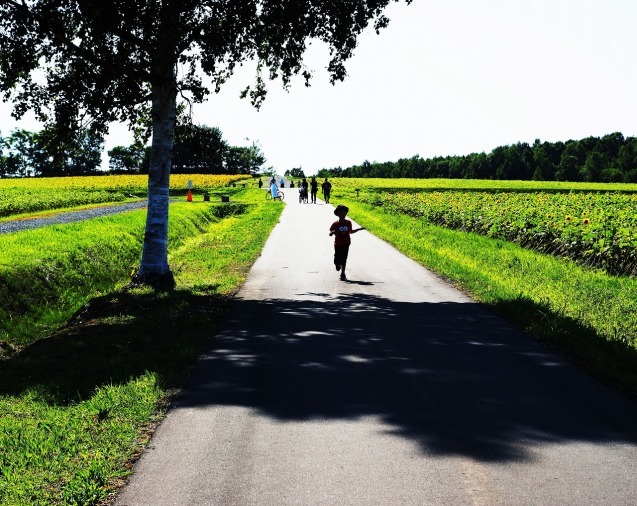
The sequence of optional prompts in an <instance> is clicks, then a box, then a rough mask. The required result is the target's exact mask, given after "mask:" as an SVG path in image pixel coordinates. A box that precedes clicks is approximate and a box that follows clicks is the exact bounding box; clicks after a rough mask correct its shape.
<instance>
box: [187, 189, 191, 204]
mask: <svg viewBox="0 0 637 506" xmlns="http://www.w3.org/2000/svg"><path fill="white" fill-rule="evenodd" d="M186 202H192V192H191V191H190V190H188V196H187V197H186Z"/></svg>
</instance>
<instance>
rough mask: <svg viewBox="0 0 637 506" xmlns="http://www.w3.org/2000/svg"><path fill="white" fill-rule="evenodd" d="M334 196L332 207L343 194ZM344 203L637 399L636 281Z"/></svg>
mask: <svg viewBox="0 0 637 506" xmlns="http://www.w3.org/2000/svg"><path fill="white" fill-rule="evenodd" d="M337 194H338V192H337ZM335 197H337V198H335V199H334V202H335V203H338V202H340V201H342V200H343V197H344V195H343V194H342V193H341V194H340V195H335ZM338 197H340V198H338ZM346 202H347V204H348V206H349V207H350V216H352V217H353V218H354V219H355V220H356V221H357V222H358V223H360V224H361V225H363V226H365V227H366V228H367V229H369V230H370V231H371V232H372V233H373V234H375V235H377V236H378V237H381V238H383V239H385V240H387V241H388V242H390V243H391V244H393V245H394V246H396V247H397V248H398V249H399V250H400V251H402V252H403V253H405V254H406V255H408V256H410V257H411V258H413V259H415V260H416V261H418V262H419V263H421V264H423V265H425V266H427V267H429V268H430V269H432V270H433V271H435V272H436V273H438V274H440V275H441V276H443V277H445V278H447V279H449V280H451V281H452V282H453V283H455V284H457V285H458V286H459V287H460V288H462V289H463V290H465V291H467V292H468V293H470V294H471V295H472V296H473V297H474V298H475V299H476V300H478V301H480V302H482V303H484V304H486V305H487V306H489V307H491V308H492V309H493V310H495V311H496V312H498V313H499V314H501V315H503V316H505V317H506V318H507V319H509V320H511V321H513V322H515V323H517V324H518V325H519V326H521V327H522V328H523V329H524V330H526V331H527V332H528V333H530V334H531V335H534V336H536V337H537V338H539V339H541V340H542V341H544V342H546V343H548V344H549V345H551V346H553V347H555V348H557V349H559V350H560V351H561V352H563V353H564V354H566V355H568V356H569V357H570V358H571V359H572V360H573V361H574V362H576V363H578V364H579V365H580V366H581V367H583V368H585V369H586V370H588V371H590V372H591V373H593V374H594V375H596V376H597V377H598V378H600V379H602V380H604V381H606V382H607V383H609V384H612V385H613V386H615V387H616V388H618V389H619V390H620V391H622V392H624V393H625V394H626V395H628V396H630V397H633V398H635V397H637V367H636V366H637V279H635V278H628V277H614V276H610V275H608V274H606V273H604V272H601V271H597V270H592V269H589V268H585V267H581V266H578V265H577V264H575V263H574V262H573V261H570V260H566V259H560V258H554V257H551V256H549V255H543V254H539V253H536V252H533V251H529V250H525V249H523V248H521V247H519V246H517V245H515V244H511V243H508V242H506V241H502V240H496V239H490V238H488V237H484V236H479V235H476V234H472V233H465V232H459V231H455V230H449V229H446V228H442V227H438V226H435V225H428V224H425V223H423V222H421V221H419V220H417V219H415V218H411V217H408V216H405V215H401V214H390V213H386V212H384V211H383V210H382V209H381V208H378V207H372V206H370V205H367V204H363V203H360V202H357V201H356V199H355V198H354V197H352V196H350V198H349V199H347V200H346Z"/></svg>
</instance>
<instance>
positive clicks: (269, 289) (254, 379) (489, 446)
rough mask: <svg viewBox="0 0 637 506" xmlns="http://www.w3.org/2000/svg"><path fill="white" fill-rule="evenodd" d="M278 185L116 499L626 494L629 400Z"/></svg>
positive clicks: (281, 500) (362, 500) (631, 498)
mask: <svg viewBox="0 0 637 506" xmlns="http://www.w3.org/2000/svg"><path fill="white" fill-rule="evenodd" d="M286 197H287V198H286V208H285V210H284V212H283V214H282V216H281V220H280V223H279V224H278V226H277V227H275V229H274V230H273V232H272V234H271V236H270V238H269V239H268V242H267V244H266V246H265V249H264V251H263V253H262V255H261V257H260V258H259V259H258V260H257V262H256V263H255V265H254V266H253V268H252V270H251V272H250V275H249V277H248V280H247V281H246V283H245V285H244V286H243V288H242V290H241V291H240V293H239V295H238V298H237V300H236V301H235V303H234V306H233V312H232V314H231V316H230V318H229V320H228V321H227V322H226V324H225V326H224V328H223V329H222V331H221V332H220V333H219V334H218V335H216V336H214V339H211V342H210V347H209V349H208V350H207V352H206V353H205V354H204V356H203V357H202V358H201V360H200V362H199V364H198V366H197V367H196V369H195V371H194V372H193V374H192V376H191V378H190V380H189V382H188V384H187V385H186V387H185V388H184V389H183V391H182V392H181V393H180V395H179V396H178V398H177V399H176V400H175V403H174V406H173V408H172V410H171V411H170V412H169V413H168V415H167V417H166V419H165V420H164V422H163V423H162V424H161V425H160V426H159V428H158V429H157V431H156V433H155V435H154V436H153V439H152V441H151V442H150V445H149V446H148V448H147V450H146V452H145V453H144V455H143V456H142V458H141V459H140V461H139V462H138V463H137V465H136V466H135V472H134V474H133V476H132V477H131V479H130V481H129V483H128V485H127V486H126V488H125V489H124V490H123V491H122V493H121V494H120V495H119V497H118V498H117V499H116V504H117V505H119V506H124V505H126V506H138V505H152V506H162V505H179V506H186V505H197V506H201V505H277V506H279V505H339V504H342V505H348V506H349V505H398V504H401V505H402V504H411V505H468V506H479V505H525V506H526V505H578V506H581V505H613V506H617V505H634V504H637V407H636V406H635V405H634V404H632V403H630V402H628V401H627V400H625V399H623V398H622V397H620V396H618V395H617V394H615V393H614V392H612V391H610V390H609V389H607V388H605V387H604V386H603V385H601V384H599V383H597V382H596V381H594V380H592V379H591V378H589V377H587V376H586V375H585V374H583V373H581V372H580V371H578V370H577V369H575V368H574V367H572V366H571V365H570V364H568V363H566V362H565V361H564V360H562V359H561V358H560V357H558V356H556V355H555V354H553V353H552V352H551V351H549V350H548V349H546V348H545V347H543V346H542V345H540V344H539V343H537V342H535V341H533V340H532V339H530V338H528V337H527V336H525V335H524V334H522V333H521V332H520V331H519V330H517V329H516V328H514V327H512V326H511V325H509V324H508V323H506V322H504V321H503V320H501V319H500V318H498V317H497V316H495V315H494V314H493V313H491V312H489V311H488V310H486V309H485V308H483V307H481V306H480V305H479V304H476V303H474V302H473V301H472V300H470V299H469V298H468V297H467V296H466V295H464V294H463V293H461V292H459V291H458V290H455V289H454V288H453V287H451V286H450V285H449V284H447V283H445V282H443V281H442V280H440V279H439V278H437V277H436V276H434V275H433V274H431V273H430V272H429V271H427V270H426V269H424V268H422V267H421V266H419V265H417V264H416V263H415V262H412V261H411V260H410V259H408V258H406V257H405V256H404V255H401V254H400V253H399V252H398V251H396V250H395V249H394V248H392V247H390V246H389V245H388V244H387V243H385V242H383V241H380V240H379V239H377V238H376V237H374V236H372V235H371V234H370V233H369V232H360V233H357V234H355V235H354V236H353V238H352V247H351V250H350V265H349V266H348V276H349V278H350V281H349V282H342V281H339V279H338V275H337V273H336V271H335V269H334V266H333V264H332V244H331V241H332V240H331V238H330V237H329V236H328V230H329V225H330V224H331V223H332V221H333V220H334V219H335V218H334V216H333V214H332V212H333V207H332V206H331V205H324V204H323V203H319V204H317V205H312V204H305V205H302V204H299V203H298V199H296V198H295V197H296V194H295V191H293V190H286ZM338 203H340V202H334V204H338ZM272 205H281V204H280V203H278V202H273V203H272ZM211 337H212V336H211ZM175 339H178V336H175ZM177 342H178V341H177Z"/></svg>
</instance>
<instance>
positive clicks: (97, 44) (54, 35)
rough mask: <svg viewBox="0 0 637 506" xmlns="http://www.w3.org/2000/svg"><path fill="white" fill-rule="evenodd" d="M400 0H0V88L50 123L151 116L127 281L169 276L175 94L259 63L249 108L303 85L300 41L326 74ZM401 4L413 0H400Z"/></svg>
mask: <svg viewBox="0 0 637 506" xmlns="http://www.w3.org/2000/svg"><path fill="white" fill-rule="evenodd" d="M391 1H398V0H358V1H354V0H331V1H328V2H326V1H324V0H305V1H303V2H301V1H298V0H4V1H2V2H1V3H0V94H2V95H3V96H4V97H5V98H8V99H9V100H12V101H13V102H14V104H15V109H14V114H15V116H16V117H21V116H22V115H23V114H24V113H25V112H26V111H27V110H29V109H30V110H33V111H35V113H36V115H37V117H38V118H39V119H40V120H41V121H43V122H44V123H46V124H51V123H53V124H55V125H56V126H57V128H56V131H57V132H63V133H65V134H68V135H72V134H73V133H74V132H77V131H78V129H79V128H80V127H82V126H84V127H86V126H87V125H90V127H91V129H92V130H94V131H97V132H102V133H104V132H105V131H106V130H107V126H108V124H109V123H110V122H113V121H124V122H130V123H136V122H137V121H138V120H139V119H140V118H141V117H144V116H147V115H148V109H150V117H151V119H152V132H153V141H152V148H151V156H150V171H149V184H148V200H149V203H148V204H149V205H148V218H147V222H146V233H145V237H144V248H143V252H142V260H141V264H140V269H139V272H138V276H137V279H138V280H139V281H140V282H148V283H150V284H153V285H155V286H161V285H172V283H173V282H172V274H171V272H170V268H169V266H168V262H167V250H166V238H167V236H168V180H169V176H170V169H171V156H172V148H173V141H174V127H175V118H176V115H177V110H176V100H177V96H178V95H182V96H184V97H186V98H187V99H188V100H191V101H194V102H201V101H203V100H204V99H205V97H206V95H207V94H208V93H210V92H211V91H212V90H218V89H219V87H220V86H222V85H223V83H224V82H225V81H226V80H227V79H228V77H229V76H230V75H231V74H232V73H233V71H234V69H235V67H236V66H237V65H238V64H241V63H243V62H246V61H251V60H254V61H256V63H257V74H256V76H255V81H254V83H253V84H251V85H249V86H247V87H246V89H245V90H244V96H247V97H249V98H250V100H251V101H252V102H253V104H255V105H256V106H258V105H259V104H260V103H261V102H262V101H263V99H264V98H265V95H266V87H265V81H266V80H267V79H276V78H280V79H281V80H282V83H283V85H284V86H289V85H290V82H291V78H292V77H293V76H294V75H298V74H301V75H302V76H303V77H304V78H305V80H306V83H308V82H309V80H310V78H311V71H310V70H309V69H307V68H306V67H305V66H304V65H303V55H304V53H305V50H306V48H307V45H308V43H309V41H311V40H320V41H323V42H324V43H326V44H327V45H328V46H329V48H330V55H331V59H330V61H329V64H328V67H327V68H328V71H329V74H330V79H331V81H332V82H334V81H336V80H341V79H343V78H344V77H345V76H346V71H345V66H344V62H345V61H346V60H347V59H348V58H349V57H351V56H352V54H353V52H354V49H355V48H356V44H357V37H358V35H360V34H361V32H362V31H363V30H364V29H365V28H366V27H367V26H368V25H369V24H370V23H372V24H373V26H374V28H375V29H376V31H377V32H378V31H379V30H380V29H381V28H383V27H385V26H386V25H387V23H388V19H387V17H386V16H384V15H383V10H384V8H385V7H386V6H387V4H389V3H390V2H391ZM405 1H406V2H407V3H410V2H411V0H405Z"/></svg>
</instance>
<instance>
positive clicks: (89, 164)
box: [0, 128, 104, 177]
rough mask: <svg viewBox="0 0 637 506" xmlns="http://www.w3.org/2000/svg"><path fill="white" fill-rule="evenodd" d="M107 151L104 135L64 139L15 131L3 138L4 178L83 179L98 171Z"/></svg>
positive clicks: (0, 171)
mask: <svg viewBox="0 0 637 506" xmlns="http://www.w3.org/2000/svg"><path fill="white" fill-rule="evenodd" d="M103 150H104V138H103V136H102V135H100V134H98V133H96V132H91V131H90V130H85V131H82V132H79V133H77V134H76V135H75V136H74V137H73V138H70V137H67V138H61V137H60V136H59V135H58V133H57V132H55V131H54V130H53V129H50V128H45V129H44V130H41V131H39V132H30V131H28V130H13V131H12V132H11V133H10V134H9V136H7V137H2V136H1V135H0V177H33V176H47V177H53V176H81V175H87V174H92V173H95V172H96V171H97V168H98V167H99V165H100V163H101V160H102V151H103Z"/></svg>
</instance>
